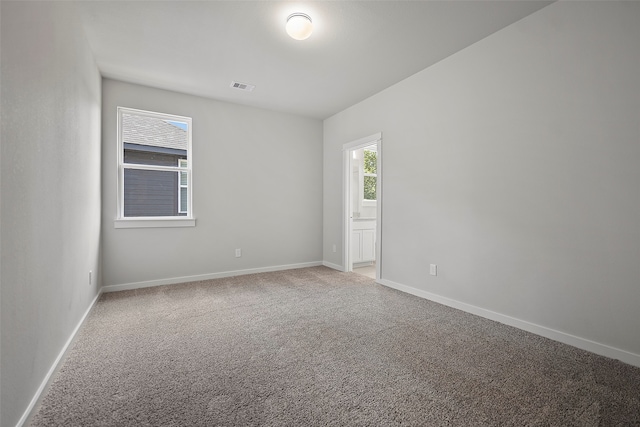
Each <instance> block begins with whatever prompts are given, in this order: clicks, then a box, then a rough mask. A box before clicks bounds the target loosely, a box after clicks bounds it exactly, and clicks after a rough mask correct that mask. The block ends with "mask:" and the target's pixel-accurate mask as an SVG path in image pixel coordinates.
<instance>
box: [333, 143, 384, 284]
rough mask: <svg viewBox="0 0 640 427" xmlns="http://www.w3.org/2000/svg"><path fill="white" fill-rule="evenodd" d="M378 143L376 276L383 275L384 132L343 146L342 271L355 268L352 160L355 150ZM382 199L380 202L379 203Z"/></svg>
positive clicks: (378, 277)
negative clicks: (352, 254) (352, 251)
mask: <svg viewBox="0 0 640 427" xmlns="http://www.w3.org/2000/svg"><path fill="white" fill-rule="evenodd" d="M372 144H376V152H377V155H376V160H377V162H378V164H377V166H376V169H377V172H378V173H377V176H378V179H377V182H376V278H377V279H380V278H381V277H382V132H378V133H375V134H373V135H369V136H366V137H364V138H360V139H356V140H355V141H351V142H348V143H346V144H343V146H342V152H343V154H342V168H343V172H342V208H343V221H342V237H343V240H342V262H343V268H342V271H344V272H349V271H352V270H353V265H352V263H351V233H352V224H351V223H352V221H351V212H352V206H351V162H352V158H353V156H352V154H351V153H352V152H353V151H354V150H357V149H360V148H365V147H368V146H370V145H372ZM378 201H380V203H378Z"/></svg>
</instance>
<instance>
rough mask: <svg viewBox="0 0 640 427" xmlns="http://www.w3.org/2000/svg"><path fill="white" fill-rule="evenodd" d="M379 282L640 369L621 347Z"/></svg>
mask: <svg viewBox="0 0 640 427" xmlns="http://www.w3.org/2000/svg"><path fill="white" fill-rule="evenodd" d="M377 283H380V284H381V285H384V286H387V287H389V288H393V289H397V290H399V291H402V292H406V293H408V294H411V295H415V296H417V297H420V298H424V299H428V300H430V301H434V302H437V303H439V304H442V305H446V306H449V307H453V308H456V309H458V310H462V311H465V312H467V313H471V314H475V315H477V316H480V317H484V318H486V319H490V320H494V321H496V322H499V323H503V324H505V325H509V326H513V327H515V328H518V329H522V330H524V331H527V332H531V333H534V334H536V335H540V336H543V337H545V338H549V339H552V340H554V341H559V342H561V343H564V344H568V345H570V346H573V347H577V348H580V349H582V350H586V351H589V352H591V353H595V354H598V355H600V356H605V357H609V358H611V359H617V360H620V361H622V362H625V363H628V364H629V365H633V366H637V367H640V354H635V353H631V352H628V351H626V350H621V349H619V348H615V347H611V346H608V345H606V344H601V343H598V342H595V341H591V340H588V339H586V338H581V337H578V336H575V335H571V334H568V333H566V332H561V331H557V330H555V329H551V328H547V327H546V326H540V325H537V324H535V323H531V322H527V321H525V320H520V319H517V318H515V317H511V316H507V315H505V314H500V313H496V312H495V311H491V310H487V309H484V308H481V307H477V306H475V305H471V304H467V303H464V302H460V301H457V300H454V299H451V298H447V297H443V296H440V295H437V294H433V293H431V292H427V291H423V290H421V289H416V288H413V287H411V286H406V285H402V284H400V283H395V282H392V281H391V280H387V279H380V280H379V281H378V282H377Z"/></svg>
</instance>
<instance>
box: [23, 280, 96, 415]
mask: <svg viewBox="0 0 640 427" xmlns="http://www.w3.org/2000/svg"><path fill="white" fill-rule="evenodd" d="M100 295H102V289H100V290H99V291H98V294H97V295H96V296H95V298H94V299H93V301H91V304H89V308H87V310H86V311H85V312H84V314H83V315H82V317H81V318H80V321H79V322H78V324H77V325H76V327H75V329H74V330H73V332H71V335H70V336H69V339H68V340H67V342H66V343H65V344H64V346H63V347H62V350H60V354H58V357H57V358H56V360H55V361H54V362H53V365H51V368H50V369H49V372H47V375H45V377H44V379H43V380H42V383H40V387H38V390H36V394H35V395H34V396H33V399H31V402H30V403H29V406H27V409H26V410H25V411H24V413H23V414H22V417H20V420H18V424H16V427H22V426H23V425H24V423H25V422H26V421H27V420H28V419H29V416H30V415H31V411H33V408H35V406H36V404H37V403H38V400H40V397H41V395H42V392H43V391H44V390H45V389H46V388H47V385H48V384H49V381H51V377H52V376H53V373H54V372H55V371H56V369H57V368H58V364H60V362H61V361H62V358H63V357H64V355H65V353H66V352H67V350H68V349H69V346H70V345H71V343H72V342H73V339H74V338H75V336H76V334H77V333H78V331H79V330H80V327H81V326H82V324H83V323H84V320H85V319H86V318H87V316H88V315H89V313H90V312H91V310H92V309H93V306H94V305H95V304H96V302H97V301H98V299H100Z"/></svg>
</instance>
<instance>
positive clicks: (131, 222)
mask: <svg viewBox="0 0 640 427" xmlns="http://www.w3.org/2000/svg"><path fill="white" fill-rule="evenodd" d="M123 114H135V115H141V116H146V117H151V118H155V119H160V120H165V121H175V122H183V123H186V124H187V167H186V168H182V167H179V165H178V166H156V165H140V164H133V163H124V141H123V140H122V115H123ZM117 122H118V131H117V132H118V136H117V139H118V141H117V144H116V145H117V149H118V154H117V167H118V183H117V189H118V191H117V203H116V207H117V211H116V218H115V220H114V227H115V228H147V227H195V225H196V219H195V217H194V215H193V179H192V176H193V174H192V164H193V154H192V153H193V151H192V150H191V133H192V129H191V128H192V120H191V117H184V116H176V115H174V114H165V113H157V112H153V111H145V110H137V109H134V108H126V107H118V109H117ZM125 169H137V170H155V171H166V172H177V173H180V172H186V173H187V182H188V187H187V215H186V216H184V215H181V216H148V217H147V216H145V217H125V216H124V171H125ZM179 185H180V176H179V175H178V186H179ZM179 194H180V192H179V191H178V195H179Z"/></svg>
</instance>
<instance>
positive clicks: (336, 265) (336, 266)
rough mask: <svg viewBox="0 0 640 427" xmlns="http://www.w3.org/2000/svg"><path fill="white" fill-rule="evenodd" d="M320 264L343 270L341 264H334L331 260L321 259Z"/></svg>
mask: <svg viewBox="0 0 640 427" xmlns="http://www.w3.org/2000/svg"><path fill="white" fill-rule="evenodd" d="M322 265H324V266H325V267H329V268H332V269H334V270H338V271H344V267H343V266H341V265H338V264H334V263H332V262H328V261H322Z"/></svg>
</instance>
